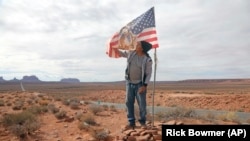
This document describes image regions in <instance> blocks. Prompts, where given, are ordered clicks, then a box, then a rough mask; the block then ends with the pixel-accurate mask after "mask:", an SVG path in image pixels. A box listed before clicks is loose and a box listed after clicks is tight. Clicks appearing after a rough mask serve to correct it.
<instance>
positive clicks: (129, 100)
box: [126, 83, 135, 126]
mask: <svg viewBox="0 0 250 141" xmlns="http://www.w3.org/2000/svg"><path fill="white" fill-rule="evenodd" d="M134 89H135V87H134V86H133V85H131V84H129V83H126V107H127V118H128V122H129V124H130V125H131V126H135V115H134V102H135V90H134Z"/></svg>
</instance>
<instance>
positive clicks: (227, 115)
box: [218, 112, 239, 122]
mask: <svg viewBox="0 0 250 141" xmlns="http://www.w3.org/2000/svg"><path fill="white" fill-rule="evenodd" d="M218 118H219V119H220V120H223V121H232V122H239V120H238V116H237V114H236V113H235V112H227V113H225V114H222V115H219V116H218Z"/></svg>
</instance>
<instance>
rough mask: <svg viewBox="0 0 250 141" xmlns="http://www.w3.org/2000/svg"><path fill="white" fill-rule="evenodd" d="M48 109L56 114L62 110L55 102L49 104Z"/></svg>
mask: <svg viewBox="0 0 250 141" xmlns="http://www.w3.org/2000/svg"><path fill="white" fill-rule="evenodd" d="M48 110H49V111H50V112H52V113H53V114H55V113H57V112H59V111H60V109H59V108H56V106H55V105H54V104H49V105H48Z"/></svg>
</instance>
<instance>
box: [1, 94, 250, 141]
mask: <svg viewBox="0 0 250 141" xmlns="http://www.w3.org/2000/svg"><path fill="white" fill-rule="evenodd" d="M150 93H152V92H151V91H149V92H148V96H147V102H148V105H152V97H153V95H152V94H150ZM38 95H39V93H37V92H6V93H1V94H0V96H1V100H3V101H5V102H6V103H7V102H8V103H14V102H15V101H16V100H18V99H24V100H25V101H27V99H30V98H31V97H32V99H35V98H37V97H38ZM45 95H46V94H45ZM45 97H47V100H48V101H49V103H52V104H55V106H56V107H59V108H60V109H63V110H65V111H66V112H67V116H68V117H75V115H76V113H83V114H88V113H91V112H90V110H89V105H88V104H83V105H80V106H79V109H71V108H70V107H69V106H66V105H63V104H62V101H56V100H55V99H53V98H50V97H49V96H45ZM78 98H79V99H81V100H87V101H90V100H94V101H98V100H99V101H101V102H102V101H105V102H114V103H124V100H125V91H123V90H102V91H98V92H92V93H90V94H89V95H84V96H79V97H78ZM249 103H250V94H248V93H247V94H202V93H198V92H197V93H195V92H193V93H192V94H185V93H178V94H176V93H171V92H168V91H164V90H161V91H156V92H155V94H154V104H155V106H169V107H175V106H181V107H189V108H194V109H195V108H199V109H216V110H228V111H242V112H250V104H249ZM12 107H13V104H12V106H7V105H6V104H5V106H0V118H2V117H3V116H4V115H6V114H8V113H14V112H20V110H13V109H12ZM24 107H29V105H28V103H25V106H24ZM39 119H40V121H41V123H42V124H41V128H40V129H38V130H37V131H35V132H34V133H32V134H31V135H29V136H28V137H26V138H25V140H27V141H80V140H82V141H88V140H90V139H91V138H92V137H91V133H90V131H88V130H80V129H79V128H78V124H79V121H78V120H76V119H74V120H72V121H69V122H66V121H64V120H59V119H57V118H56V117H55V116H54V114H52V113H50V112H47V113H44V114H42V115H39ZM94 119H95V121H96V123H97V125H93V126H92V127H91V128H93V129H105V130H108V131H109V132H110V136H112V137H115V136H117V135H119V134H120V132H121V128H122V126H124V125H126V124H127V119H126V112H125V110H116V111H112V110H103V111H102V112H99V113H98V114H97V115H94ZM249 120H250V118H249ZM157 122H158V121H157ZM175 122H182V123H183V124H214V123H211V122H210V121H207V120H202V119H190V118H183V119H175ZM228 123H233V122H231V121H230V122H226V121H220V122H218V121H217V123H216V124H228ZM0 140H1V141H19V140H20V139H19V138H17V137H15V136H14V135H13V134H12V133H11V132H10V131H9V130H7V129H6V128H4V127H3V126H2V125H1V126H0ZM111 140H112V139H111Z"/></svg>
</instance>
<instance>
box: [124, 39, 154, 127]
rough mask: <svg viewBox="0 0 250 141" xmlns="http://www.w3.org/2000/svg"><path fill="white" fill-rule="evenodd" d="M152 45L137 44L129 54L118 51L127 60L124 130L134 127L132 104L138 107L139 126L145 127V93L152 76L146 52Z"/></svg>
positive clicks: (143, 42)
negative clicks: (126, 121)
mask: <svg viewBox="0 0 250 141" xmlns="http://www.w3.org/2000/svg"><path fill="white" fill-rule="evenodd" d="M151 48H152V45H151V44H150V43H148V42H146V41H139V42H137V46H136V50H134V51H129V52H122V51H119V54H120V56H122V57H126V58H127V68H126V71H125V73H126V77H125V78H126V107H127V118H128V122H129V124H128V125H127V126H126V128H133V129H134V127H135V125H136V124H135V120H136V119H135V115H134V103H135V99H136V100H137V103H138V106H139V112H140V113H139V114H140V119H139V120H138V121H139V123H140V124H141V126H143V127H145V126H146V124H145V123H146V114H147V109H146V106H147V105H146V92H147V85H148V83H149V81H150V78H151V74H152V60H151V58H150V56H149V54H148V51H149V50H150V49H151Z"/></svg>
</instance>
